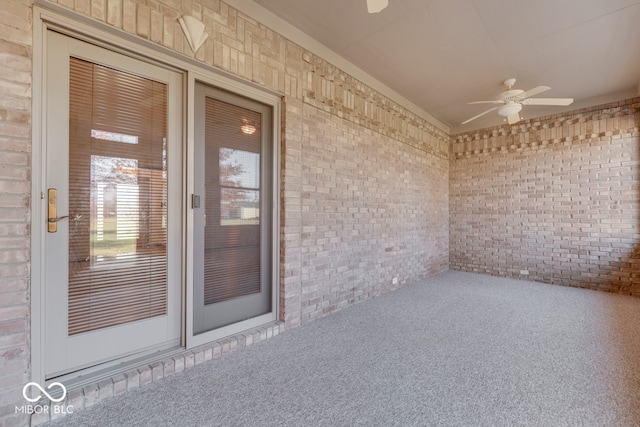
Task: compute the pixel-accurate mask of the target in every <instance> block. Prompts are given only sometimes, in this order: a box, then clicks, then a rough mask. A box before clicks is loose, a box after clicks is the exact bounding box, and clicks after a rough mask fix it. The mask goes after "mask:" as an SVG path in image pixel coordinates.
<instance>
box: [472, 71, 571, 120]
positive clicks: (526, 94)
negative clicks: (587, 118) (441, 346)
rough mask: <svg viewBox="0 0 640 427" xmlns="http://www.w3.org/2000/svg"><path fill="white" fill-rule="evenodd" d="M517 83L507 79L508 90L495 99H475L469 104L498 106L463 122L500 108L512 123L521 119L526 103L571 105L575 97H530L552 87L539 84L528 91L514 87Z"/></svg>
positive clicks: (499, 111) (514, 80)
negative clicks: (521, 112) (521, 111)
mask: <svg viewBox="0 0 640 427" xmlns="http://www.w3.org/2000/svg"><path fill="white" fill-rule="evenodd" d="M515 83H516V79H507V80H505V81H504V82H502V84H503V85H504V86H505V87H506V88H507V90H506V91H504V92H502V93H501V94H500V95H498V98H497V99H496V100H494V101H474V102H470V103H469V104H498V106H497V107H493V108H490V109H488V110H487V111H484V112H482V113H480V114H478V115H477V116H473V117H471V118H470V119H468V120H465V121H464V122H462V124H463V125H466V124H467V123H469V122H470V121H472V120H475V119H477V118H478V117H481V116H484V115H485V114H487V113H490V112H491V111H494V110H498V114H499V115H501V116H504V117H506V118H507V121H508V122H509V124H510V125H512V124H514V123H517V122H519V121H520V110H522V106H524V105H564V106H566V105H571V103H573V98H530V97H531V96H534V95H538V94H539V93H542V92H546V91H548V90H549V89H551V88H550V87H549V86H538V87H534V88H533V89H529V90H528V91H524V90H521V89H513V85H514V84H515Z"/></svg>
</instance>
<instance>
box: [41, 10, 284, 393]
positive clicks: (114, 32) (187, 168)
mask: <svg viewBox="0 0 640 427" xmlns="http://www.w3.org/2000/svg"><path fill="white" fill-rule="evenodd" d="M49 29H55V30H56V31H58V32H60V33H63V34H66V35H69V36H72V37H76V38H78V39H80V40H85V41H88V42H92V43H94V44H96V45H99V46H102V47H107V48H109V49H111V50H114V51H116V52H120V53H124V54H127V55H130V56H133V57H136V58H139V59H142V60H146V61H150V62H152V63H156V64H163V65H165V66H169V67H172V68H174V69H176V70H178V71H181V72H183V73H184V74H185V75H186V76H187V78H186V84H185V86H186V87H185V90H183V96H184V99H183V103H182V106H183V119H186V121H184V120H183V122H184V123H186V125H185V129H184V130H183V141H185V143H184V146H183V150H182V153H183V161H182V173H183V177H182V178H183V179H182V180H183V194H182V199H183V206H184V211H183V212H184V213H183V216H182V226H181V228H182V247H181V254H182V272H183V273H182V301H183V314H182V326H181V330H182V331H183V336H182V339H181V345H182V346H183V347H186V348H192V347H194V346H197V345H201V344H205V343H207V342H210V341H213V340H216V339H219V338H222V337H224V336H228V335H231V334H234V333H237V332H241V331H242V330H246V329H250V328H252V327H255V326H259V325H262V324H265V323H268V322H269V321H273V320H276V319H278V316H279V288H280V285H279V279H280V274H279V273H280V264H279V259H280V257H279V254H280V244H279V241H280V226H279V223H280V164H281V163H280V153H281V148H280V147H281V145H280V135H281V124H280V117H281V106H280V105H281V98H282V95H281V94H279V93H277V92H274V91H270V90H268V89H265V88H262V87H259V86H257V85H255V84H253V83H250V82H247V81H244V80H241V79H240V78H238V77H236V76H234V75H231V74H227V73H225V72H223V71H220V70H215V69H213V68H212V67H205V66H203V64H201V63H200V62H198V61H196V60H193V59H190V58H187V57H185V56H183V55H180V54H178V53H176V52H173V51H171V50H169V49H167V48H164V47H162V46H160V45H156V44H154V43H152V42H150V41H147V40H142V39H140V38H138V37H135V36H133V35H131V34H128V33H125V32H123V31H121V30H118V29H115V28H113V27H111V26H109V25H107V24H104V23H101V22H97V21H95V20H93V19H91V18H88V17H86V16H83V15H79V14H77V13H75V12H73V11H70V10H68V9H66V8H63V7H60V6H57V5H53V4H48V3H46V4H44V5H43V4H42V3H40V4H36V5H34V7H33V86H32V163H31V165H32V168H31V179H32V197H31V201H32V203H31V276H30V278H31V284H30V293H31V313H30V314H31V319H30V320H31V328H30V331H31V381H35V382H38V383H39V384H44V383H45V368H44V354H43V352H44V348H45V347H44V342H45V337H44V333H43V331H44V326H43V322H44V316H43V315H42V313H43V307H44V301H43V296H44V292H43V289H42V287H43V283H44V280H43V275H44V269H43V268H42V263H43V262H44V245H43V243H44V233H46V227H45V226H44V225H45V221H42V220H41V218H44V217H45V216H46V204H45V202H46V199H45V198H44V192H45V183H44V179H45V177H46V171H45V170H44V160H45V159H44V157H43V154H44V152H43V148H44V146H43V145H42V136H43V128H42V123H44V120H46V110H45V109H44V108H43V106H44V104H43V102H44V101H45V100H44V99H43V98H44V93H45V89H46V86H45V84H46V83H45V73H44V64H45V63H46V62H45V59H46V58H45V53H46V45H47V40H46V34H47V31H48V30H49ZM196 79H197V80H198V81H201V82H203V83H206V84H210V85H213V86H217V87H220V88H222V89H226V90H229V91H232V92H235V93H238V94H240V95H243V96H246V97H249V98H252V99H255V100H257V101H260V102H262V103H265V104H268V105H270V106H272V107H273V128H272V129H273V142H274V147H273V149H274V153H273V154H274V155H273V158H274V160H273V167H274V169H273V171H274V180H273V181H274V187H273V205H272V210H273V215H272V217H273V246H272V253H273V255H274V256H273V268H272V271H273V278H272V279H273V282H272V283H273V284H272V286H273V296H272V301H273V304H272V313H269V314H268V315H265V318H262V319H260V320H259V322H260V323H258V324H255V325H251V324H243V325H241V326H238V327H237V328H234V327H236V325H231V326H229V327H227V328H229V329H225V328H223V329H225V330H224V331H222V330H216V331H211V332H208V333H205V334H200V335H198V336H197V337H194V336H193V324H192V323H193V322H192V319H193V316H192V313H193V311H192V310H193V269H192V268H190V267H188V266H192V265H193V253H192V252H193V250H192V248H193V212H192V210H191V206H190V197H191V194H193V189H194V176H193V166H194V164H193V163H194V162H193V148H194V127H195V125H194V111H193V103H194V87H195V81H196ZM267 316H268V318H267ZM253 320H257V319H253ZM138 356H140V355H138ZM138 363H140V362H138ZM102 367H103V368H104V366H102ZM84 373H86V372H84Z"/></svg>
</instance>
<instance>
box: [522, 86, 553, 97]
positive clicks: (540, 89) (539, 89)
mask: <svg viewBox="0 0 640 427" xmlns="http://www.w3.org/2000/svg"><path fill="white" fill-rule="evenodd" d="M549 89H551V88H550V87H549V86H538V87H534V88H533V89H529V90H528V91H526V92H522V93H521V94H520V95H518V98H520V99H525V98H529V97H530V96H534V95H537V94H539V93H542V92H546V91H548V90H549Z"/></svg>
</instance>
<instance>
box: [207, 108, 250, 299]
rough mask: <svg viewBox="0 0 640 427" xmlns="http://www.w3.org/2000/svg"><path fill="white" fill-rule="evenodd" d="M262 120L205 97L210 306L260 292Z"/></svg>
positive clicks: (208, 293) (247, 112)
mask: <svg viewBox="0 0 640 427" xmlns="http://www.w3.org/2000/svg"><path fill="white" fill-rule="evenodd" d="M261 120H262V117H261V113H260V112H256V111H252V110H249V109H246V108H243V107H240V106H237V105H233V104H229V103H226V102H224V101H221V100H218V99H214V98H209V97H207V98H206V99H205V158H206V168H205V191H206V206H205V209H206V211H205V214H206V225H205V233H204V234H205V236H204V303H205V305H207V304H213V303H217V302H221V301H226V300H230V299H233V298H237V297H240V296H245V295H251V294H256V293H259V292H260V181H261V179H260V173H261V169H260V161H261V141H262V135H261V129H260V124H261Z"/></svg>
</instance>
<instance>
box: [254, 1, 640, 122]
mask: <svg viewBox="0 0 640 427" xmlns="http://www.w3.org/2000/svg"><path fill="white" fill-rule="evenodd" d="M254 1H255V3H257V4H258V5H261V6H263V7H264V8H266V9H268V10H269V11H271V12H272V13H274V14H275V15H277V16H279V17H280V18H282V19H284V20H285V21H288V22H289V23H290V24H292V25H293V26H295V27H297V28H298V29H299V30H301V31H302V32H304V33H306V34H307V35H309V36H310V37H312V38H313V39H315V40H317V41H318V42H320V43H321V44H322V45H324V46H326V47H328V48H329V49H331V50H332V51H334V52H336V53H338V54H339V55H341V56H342V57H344V58H345V59H347V60H348V61H350V62H352V63H353V64H355V65H356V66H358V67H360V68H361V69H363V70H365V71H366V72H367V73H368V74H370V75H371V76H373V77H374V78H375V79H377V80H379V81H380V82H382V83H383V84H385V85H386V86H388V87H389V88H391V89H393V90H394V91H396V92H397V93H399V94H400V95H401V96H403V97H404V98H406V99H408V100H409V101H411V102H413V103H414V104H415V105H417V106H418V107H420V108H421V109H422V110H424V111H426V112H427V113H429V114H430V115H432V116H434V117H435V118H436V119H438V120H440V121H441V122H444V123H445V124H447V125H448V126H449V127H450V130H451V132H452V133H458V132H462V131H469V130H474V129H480V128H485V127H490V126H496V125H499V124H501V123H502V120H503V118H502V117H500V116H498V115H497V114H496V113H495V112H492V113H489V114H487V115H486V116H483V117H482V118H480V119H477V120H475V121H473V122H471V123H469V124H467V125H464V126H462V125H460V123H461V122H463V121H464V120H466V119H468V118H470V117H472V116H475V115H476V114H479V113H480V112H482V111H484V110H486V109H488V108H490V107H491V105H488V106H487V105H467V103H468V102H470V101H477V100H491V99H494V98H495V97H496V96H497V95H498V94H499V93H500V92H502V91H503V90H504V88H503V86H502V81H503V80H505V79H507V78H510V77H515V78H516V79H517V82H516V85H515V87H516V88H518V89H524V90H527V89H531V88H533V87H536V86H540V85H546V86H550V87H551V90H550V91H548V92H545V93H544V94H542V95H539V96H540V97H545V98H547V97H567V98H574V99H575V102H574V104H573V105H572V106H569V107H542V106H525V107H524V109H523V111H522V113H521V116H522V117H523V118H524V119H530V118H534V117H539V116H543V115H547V114H553V113H555V112H559V111H566V110H573V109H576V108H582V107H588V106H592V105H597V104H601V103H604V102H610V101H614V100H619V99H625V98H629V97H633V96H636V95H638V91H639V90H640V0H389V6H388V7H387V8H386V9H384V10H383V11H382V12H381V13H379V14H368V13H367V7H366V0H254ZM274 29H275V30H276V31H277V30H278V29H277V28H274ZM294 41H295V40H294Z"/></svg>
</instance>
